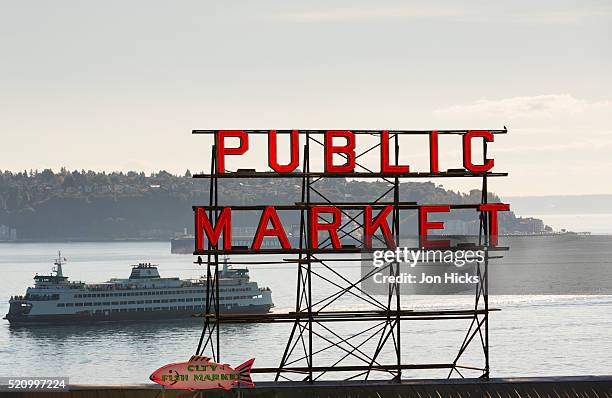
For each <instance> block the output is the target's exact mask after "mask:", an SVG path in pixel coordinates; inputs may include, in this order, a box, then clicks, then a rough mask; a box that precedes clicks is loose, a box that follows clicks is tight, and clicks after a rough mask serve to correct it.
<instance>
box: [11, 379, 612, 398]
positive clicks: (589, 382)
mask: <svg viewBox="0 0 612 398" xmlns="http://www.w3.org/2000/svg"><path fill="white" fill-rule="evenodd" d="M0 394H1V395H2V396H6V397H11V398H40V397H41V394H40V392H6V391H5V392H3V393H0ZM44 396H45V397H51V398H55V397H57V398H106V397H108V398H115V397H121V398H188V397H206V398H208V397H210V398H230V397H231V398H236V397H240V398H264V397H265V398H300V397H317V398H340V397H352V398H384V397H394V398H400V397H419V398H426V397H437V398H442V397H461V398H471V397H485V398H505V397H512V398H520V397H538V398H545V397H555V398H570V397H572V398H573V397H597V398H604V397H612V375H610V376H571V377H520V378H498V379H490V380H483V379H453V380H437V379H436V380H406V381H402V382H401V383H391V382H383V381H369V382H365V381H354V382H337V381H322V382H317V383H316V384H309V383H298V382H282V383H272V382H260V383H257V386H256V387H255V388H249V389H240V391H238V389H234V390H231V391H224V390H207V391H204V392H203V393H202V394H200V393H199V392H197V391H183V390H168V389H162V388H161V387H160V386H158V385H154V384H137V385H71V386H70V389H69V390H68V391H65V392H54V393H49V392H47V393H45V394H44Z"/></svg>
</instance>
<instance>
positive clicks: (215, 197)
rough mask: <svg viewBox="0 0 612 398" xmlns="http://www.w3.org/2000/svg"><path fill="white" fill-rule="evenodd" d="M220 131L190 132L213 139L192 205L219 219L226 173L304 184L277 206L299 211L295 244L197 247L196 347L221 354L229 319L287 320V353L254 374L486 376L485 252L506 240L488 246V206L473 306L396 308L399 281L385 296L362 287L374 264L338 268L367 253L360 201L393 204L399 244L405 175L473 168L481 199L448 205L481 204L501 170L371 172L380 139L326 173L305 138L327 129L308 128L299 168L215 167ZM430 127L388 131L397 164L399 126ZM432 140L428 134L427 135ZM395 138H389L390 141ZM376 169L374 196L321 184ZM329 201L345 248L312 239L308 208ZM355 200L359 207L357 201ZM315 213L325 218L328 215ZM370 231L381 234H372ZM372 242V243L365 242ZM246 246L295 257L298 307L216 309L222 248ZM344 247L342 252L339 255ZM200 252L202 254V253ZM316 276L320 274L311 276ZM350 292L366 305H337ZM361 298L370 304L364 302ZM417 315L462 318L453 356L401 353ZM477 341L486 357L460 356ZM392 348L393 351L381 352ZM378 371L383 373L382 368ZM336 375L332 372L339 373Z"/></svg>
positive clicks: (389, 268) (395, 267)
mask: <svg viewBox="0 0 612 398" xmlns="http://www.w3.org/2000/svg"><path fill="white" fill-rule="evenodd" d="M244 131H245V132H247V133H248V134H265V133H266V131H264V130H244ZM488 131H490V132H491V133H493V134H504V133H506V130H505V129H504V130H488ZM216 132H217V131H216V130H194V131H193V133H194V134H213V135H214V137H215V142H214V145H213V148H212V154H211V164H210V167H211V168H210V170H211V171H210V173H209V174H196V175H194V176H193V177H194V178H206V179H208V180H209V184H210V185H209V203H208V204H207V205H197V206H194V213H195V209H196V208H203V209H205V211H206V212H207V214H208V218H209V220H210V221H211V223H213V225H215V224H216V222H217V220H218V218H219V214H220V210H221V209H222V208H223V207H225V206H221V205H220V204H219V186H218V182H219V179H223V178H294V179H299V180H301V192H300V199H299V201H298V202H295V203H294V204H289V205H275V206H274V207H275V208H276V209H277V210H293V211H299V213H300V221H299V235H300V237H299V247H294V248H292V249H282V248H262V249H260V250H257V251H254V250H251V249H250V248H248V247H233V248H232V249H231V250H223V249H222V248H215V247H212V246H211V244H210V242H207V247H206V249H205V250H202V251H197V250H196V251H195V252H194V255H197V256H198V260H199V261H198V263H199V264H201V265H203V266H206V270H207V272H206V274H207V290H206V292H207V293H206V305H205V312H204V313H203V314H199V315H200V316H202V317H203V318H204V327H203V330H202V335H201V337H200V340H199V344H198V346H197V349H196V354H197V355H201V354H204V353H206V354H207V355H209V356H211V357H212V358H213V359H214V360H215V361H220V360H221V359H220V358H221V353H220V325H222V324H225V323H290V324H292V328H291V332H290V334H289V337H288V339H287V342H286V346H285V349H284V351H283V356H282V358H280V360H279V364H278V366H277V367H267V368H255V369H253V373H265V374H270V375H273V376H274V380H276V381H283V380H303V381H309V382H316V381H317V380H321V379H322V378H323V377H328V375H329V374H334V375H342V376H340V377H342V378H343V379H344V380H355V379H366V380H367V379H370V378H373V374H374V373H376V374H377V375H378V376H377V378H381V377H383V378H387V379H390V380H393V381H400V380H401V379H402V371H403V370H412V369H446V370H448V374H447V376H448V377H449V378H450V377H461V378H463V377H465V374H464V373H468V372H471V374H474V373H475V374H476V375H477V376H479V377H484V378H488V377H489V372H490V363H489V313H490V312H491V311H494V309H491V308H489V297H488V265H489V259H490V258H493V257H492V256H491V255H490V254H489V252H490V251H493V250H504V249H506V248H500V247H493V246H491V244H490V243H491V242H490V236H489V230H488V228H489V227H488V225H489V215H488V214H487V213H486V212H480V216H479V218H480V228H479V236H478V244H477V245H476V246H474V248H476V249H479V248H480V249H484V250H485V258H484V261H483V262H481V263H478V265H477V275H478V276H479V280H480V283H479V284H478V286H477V288H476V291H475V299H474V305H473V307H471V308H467V309H466V308H463V309H448V310H423V311H414V310H408V309H404V308H402V303H401V296H400V293H401V292H400V284H389V289H388V292H387V294H386V296H384V297H383V299H381V298H379V297H376V296H374V295H372V294H369V293H367V292H365V291H363V290H362V289H361V287H360V284H361V282H362V281H363V280H365V279H366V278H368V277H369V276H371V275H372V273H369V274H366V275H361V276H360V278H359V279H352V280H351V279H349V278H347V277H346V276H345V275H343V273H342V271H339V270H338V269H336V268H335V267H334V263H337V262H347V263H348V262H359V261H362V259H361V257H359V256H350V255H349V254H354V253H363V252H367V251H368V249H367V248H365V247H364V245H363V241H362V237H360V236H359V235H358V234H357V231H358V230H360V229H362V228H363V225H362V222H361V221H360V217H362V216H363V209H362V208H363V206H364V205H366V204H367V205H371V206H372V207H373V208H374V209H375V210H376V209H380V208H381V207H382V206H386V205H393V206H394V207H393V212H392V214H391V223H390V229H391V232H392V236H393V239H394V241H395V243H396V245H399V244H400V211H401V210H405V209H416V208H418V205H417V204H416V203H414V202H405V201H402V200H401V198H400V181H401V180H405V179H409V178H434V177H435V178H445V177H476V178H480V179H481V191H482V195H481V201H480V203H478V204H468V205H466V204H463V205H451V206H450V207H451V208H459V209H477V208H478V206H479V205H480V204H485V203H487V196H488V186H487V179H488V178H489V177H499V176H506V175H507V173H493V172H478V173H473V172H469V171H467V170H457V169H453V170H449V171H447V172H439V173H401V174H393V173H382V172H374V171H372V170H370V169H369V168H368V167H366V166H365V165H363V164H361V163H360V161H359V160H360V158H361V157H362V156H363V155H365V154H366V153H368V152H370V151H372V150H374V149H376V148H377V147H379V146H380V145H381V144H380V143H378V144H376V145H373V146H370V147H368V148H366V149H365V150H363V151H361V152H360V153H357V154H356V162H355V163H356V170H357V169H358V170H359V171H356V172H354V173H323V172H316V171H311V164H310V163H311V162H310V158H311V155H312V153H311V146H312V145H321V146H324V144H323V142H322V141H321V140H320V139H319V138H320V136H321V135H323V134H325V131H324V130H301V131H300V134H301V135H303V136H305V143H304V146H303V153H302V162H303V163H302V171H299V172H294V173H290V174H280V173H276V172H257V171H253V170H247V171H239V172H226V173H219V172H218V167H217V156H216V154H217V148H218V142H217V135H216ZM467 132H468V131H467V130H447V131H437V133H438V134H450V135H462V134H466V133H467ZM354 133H356V134H377V133H380V131H372V130H368V131H354ZM431 133H432V131H389V136H388V137H389V143H390V144H392V145H393V146H394V155H395V156H394V162H395V165H398V164H399V154H400V146H399V137H400V136H401V135H403V134H425V135H427V134H429V135H430V136H431ZM430 145H431V140H430ZM390 146H391V145H390ZM486 156H487V141H486V140H483V161H484V160H486ZM347 177H349V178H350V177H355V178H356V177H358V178H377V179H382V180H383V181H385V182H386V183H387V184H388V187H389V188H388V189H387V190H386V191H385V192H381V194H380V195H379V196H378V198H377V199H376V200H374V201H372V202H367V203H361V202H342V203H338V202H333V201H332V200H330V199H329V198H327V197H326V196H325V195H324V194H323V193H322V192H321V191H320V189H317V183H319V182H321V181H324V180H325V179H328V178H331V179H333V178H347ZM324 204H325V205H333V206H336V207H338V208H339V209H340V211H341V213H342V216H343V220H342V223H341V226H340V228H339V229H338V233H339V236H340V238H341V239H343V238H351V239H352V240H353V241H357V242H361V244H360V245H353V246H344V245H343V248H342V249H334V248H333V247H332V243H331V240H330V238H329V237H328V238H326V239H324V240H323V241H321V242H320V243H319V247H318V248H313V247H312V242H310V236H311V235H310V231H311V228H312V225H310V222H311V221H310V217H309V210H310V208H311V207H312V206H316V205H324ZM231 207H232V210H237V211H240V210H262V209H263V208H264V207H265V206H261V205H249V206H231ZM360 209H361V210H360ZM320 217H322V218H321V219H322V220H323V221H327V220H326V219H325V217H324V216H320ZM374 238H375V239H379V240H381V241H382V239H380V237H377V236H374ZM370 250H371V249H370ZM242 254H283V255H288V256H290V258H286V259H283V261H279V262H277V263H289V264H295V266H296V273H297V278H296V279H297V281H296V282H297V283H296V295H295V309H294V311H292V312H289V313H269V314H261V315H229V314H220V302H219V299H220V297H219V281H218V278H217V276H218V275H219V263H220V256H223V255H242ZM339 255H340V257H339ZM201 256H204V257H205V258H206V261H205V263H204V261H202V257H201ZM232 263H234V264H264V263H265V264H269V263H270V262H268V261H261V262H259V261H250V262H240V261H231V260H230V264H232ZM376 271H377V272H382V271H384V272H388V274H389V275H399V273H400V267H399V264H397V263H391V264H387V265H386V266H384V267H383V268H380V269H377V270H376ZM315 280H316V282H315ZM316 283H326V284H328V286H327V287H328V288H333V291H331V293H330V294H326V295H324V296H323V297H315V296H316V295H315V294H313V290H314V289H316V287H317V286H318V285H316ZM347 296H351V297H352V298H353V299H357V301H359V302H361V303H362V304H363V306H364V308H363V309H362V308H358V309H354V310H337V309H333V308H332V305H333V304H334V303H338V302H340V301H342V299H344V298H346V297H347ZM366 307H367V308H366ZM414 320H466V322H470V323H469V327H468V329H467V330H466V332H465V334H464V337H463V340H462V342H461V344H460V346H459V350H458V352H457V354H456V356H455V357H454V359H453V360H452V361H451V360H449V361H448V362H446V363H418V362H416V363H405V361H404V359H403V357H402V338H401V330H402V325H403V324H404V323H405V322H407V321H414ZM347 323H351V328H352V329H351V332H350V333H348V334H347V333H346V329H345V330H343V331H339V329H338V325H339V324H340V325H342V324H347ZM474 344H475V345H477V347H480V348H481V352H482V359H483V362H482V364H478V365H471V364H464V363H462V362H461V360H462V358H463V356H464V354H465V353H466V351H467V349H468V347H470V346H471V345H474ZM330 352H336V354H335V356H333V358H332V360H331V363H326V364H322V365H320V363H322V362H324V361H319V358H320V357H321V356H322V355H327V359H328V362H330V360H329V356H330V355H331V354H330ZM383 353H387V354H388V353H392V354H394V355H383ZM381 356H385V357H386V358H389V357H393V361H389V362H388V363H381V360H380V358H381ZM381 375H382V376H381ZM335 377H336V379H337V377H338V376H335Z"/></svg>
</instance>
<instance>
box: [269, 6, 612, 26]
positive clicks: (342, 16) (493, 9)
mask: <svg viewBox="0 0 612 398" xmlns="http://www.w3.org/2000/svg"><path fill="white" fill-rule="evenodd" d="M611 15H612V7H609V6H606V7H590V8H589V7H573V8H565V9H564V8H559V9H547V10H543V11H537V10H533V9H532V8H528V9H523V10H519V11H513V10H511V9H510V8H507V7H504V6H498V5H495V4H493V5H487V6H484V7H471V8H469V7H465V6H464V7H461V8H451V7H436V6H425V7H424V6H422V5H413V6H395V7H381V6H375V7H361V8H357V7H355V6H351V7H347V8H324V9H314V10H298V11H290V12H281V13H276V14H274V18H275V19H277V20H281V21H287V22H299V23H318V22H349V21H350V22H352V21H366V20H377V19H388V18H395V19H448V20H453V21H460V22H465V23H477V22H479V23H483V22H487V23H495V24H498V23H510V24H517V23H518V24H555V25H581V24H584V23H588V22H593V21H595V20H597V19H601V18H607V17H610V16H611Z"/></svg>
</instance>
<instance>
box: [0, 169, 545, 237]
mask: <svg viewBox="0 0 612 398" xmlns="http://www.w3.org/2000/svg"><path fill="white" fill-rule="evenodd" d="M387 188H388V186H387V184H386V183H385V182H376V181H375V182H366V181H349V180H344V179H333V180H332V179H327V180H322V181H321V182H319V183H317V189H318V190H319V191H320V192H321V193H323V194H324V195H326V196H327V197H329V198H330V199H332V200H337V201H343V202H346V201H360V202H363V201H370V200H374V199H375V198H376V197H378V195H380V194H381V193H383V192H384V191H385V190H386V189H387ZM400 196H401V198H402V200H403V201H414V202H417V203H419V204H425V203H431V204H434V203H435V204H439V203H448V204H459V203H478V202H479V201H480V191H478V190H472V191H470V192H469V193H459V192H453V191H450V190H445V189H443V188H442V187H440V186H438V185H436V184H434V183H431V182H406V183H402V184H401V187H400ZM219 198H220V200H222V203H221V204H287V203H294V202H296V201H299V198H300V185H299V180H294V179H262V180H253V179H251V180H246V179H226V180H220V183H219ZM313 199H316V198H313ZM489 200H490V201H492V202H495V201H499V198H497V197H496V196H495V195H493V194H491V195H490V197H489ZM207 203H208V181H207V180H205V179H194V178H192V177H191V173H190V172H189V171H187V172H186V173H185V174H184V175H172V174H170V173H168V172H165V171H160V172H157V173H153V174H149V175H146V174H145V173H143V172H135V171H130V172H127V173H124V172H112V173H105V172H94V171H91V170H90V171H85V170H81V171H78V170H74V171H70V170H66V169H61V170H59V171H57V172H54V171H53V170H50V169H45V170H43V171H33V170H30V171H22V172H11V171H4V172H0V226H1V225H6V226H8V227H10V228H15V229H16V230H17V234H18V240H19V241H62V240H90V241H93V240H127V239H138V240H146V239H161V240H165V239H169V238H170V237H172V236H174V235H176V234H177V233H179V232H181V231H183V229H184V228H187V230H188V231H189V232H192V231H193V212H192V209H191V206H192V205H195V204H207ZM413 213H414V212H413ZM473 213H474V211H471V212H469V214H468V213H467V211H459V212H453V213H452V215H450V216H449V218H448V219H449V220H455V221H457V222H456V223H455V224H453V225H455V226H456V225H459V226H461V227H462V228H464V229H465V226H466V225H467V228H468V229H469V228H473V220H474V214H473ZM253 217H255V215H251V216H248V215H246V216H245V215H243V216H242V217H240V216H238V217H236V218H235V219H234V225H236V226H240V225H247V224H248V225H253ZM413 218H414V217H413V215H409V216H407V217H406V219H405V220H404V219H403V220H402V222H406V223H407V224H409V223H411V222H412V221H414V219H413ZM293 221H295V220H289V222H293ZM470 223H471V224H470ZM501 223H502V232H503V233H533V232H540V231H541V230H542V229H544V228H545V227H544V225H543V223H542V222H541V221H540V220H537V219H531V218H529V219H527V218H519V217H517V216H515V215H514V213H512V212H509V213H505V214H503V215H502V217H501Z"/></svg>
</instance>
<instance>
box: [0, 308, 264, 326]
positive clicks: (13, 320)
mask: <svg viewBox="0 0 612 398" xmlns="http://www.w3.org/2000/svg"><path fill="white" fill-rule="evenodd" d="M271 308H272V306H271V305H268V304H265V305H249V306H240V307H237V306H234V307H232V308H230V309H228V308H223V306H222V308H221V313H223V314H267V313H268V312H270V309H271ZM200 312H201V311H199V310H159V311H127V312H110V313H109V314H108V315H104V314H95V313H94V314H82V313H80V314H51V315H12V314H7V315H6V317H5V319H6V320H8V321H9V322H10V324H11V325H37V324H45V325H49V324H75V323H97V322H124V321H155V320H162V319H185V318H192V319H195V318H193V314H196V313H200Z"/></svg>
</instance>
